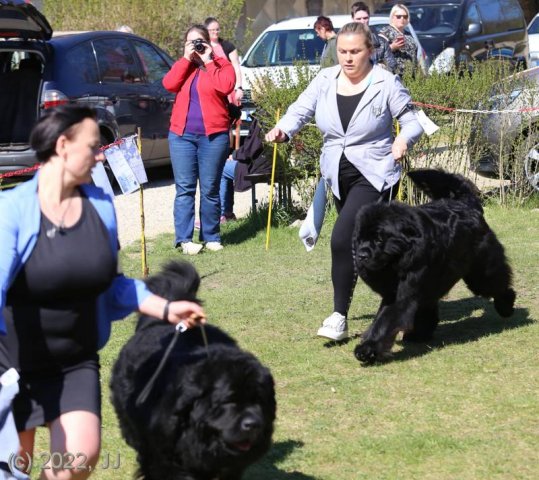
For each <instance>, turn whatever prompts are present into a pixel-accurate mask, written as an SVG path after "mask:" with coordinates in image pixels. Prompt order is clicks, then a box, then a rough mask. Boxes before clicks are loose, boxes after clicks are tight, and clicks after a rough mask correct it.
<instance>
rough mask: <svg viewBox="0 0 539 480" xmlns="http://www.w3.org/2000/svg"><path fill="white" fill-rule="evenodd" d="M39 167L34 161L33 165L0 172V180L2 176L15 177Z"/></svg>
mask: <svg viewBox="0 0 539 480" xmlns="http://www.w3.org/2000/svg"><path fill="white" fill-rule="evenodd" d="M39 167H41V164H40V163H36V164H35V165H33V166H31V167H27V168H21V169H20V170H14V171H13V172H6V173H0V180H1V179H2V178H8V177H17V176H19V175H24V174H26V173H31V172H34V171H36V170H37V169H38V168H39Z"/></svg>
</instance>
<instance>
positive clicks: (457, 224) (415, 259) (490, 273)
mask: <svg viewBox="0 0 539 480" xmlns="http://www.w3.org/2000/svg"><path fill="white" fill-rule="evenodd" d="M408 175H409V177H410V178H411V179H412V181H413V182H414V183H415V184H416V185H417V186H418V187H419V188H420V190H422V191H423V192H424V193H426V194H427V195H428V196H429V197H430V198H431V199H432V202H430V203H427V204H425V205H420V206H417V207H411V206H409V205H405V204H402V203H398V202H393V203H391V204H381V203H378V204H372V205H368V206H365V207H363V208H362V209H361V210H360V211H359V212H358V215H357V218H356V225H355V230H354V234H353V239H352V242H353V252H354V263H355V268H356V271H357V273H358V275H359V276H360V277H361V278H362V280H363V281H364V282H365V283H366V284H367V285H368V286H369V287H370V288H372V289H373V290H374V291H375V292H376V293H378V294H379V295H381V297H382V302H381V305H380V308H379V310H378V313H377V314H376V317H375V319H374V321H373V323H372V325H371V326H370V327H369V328H368V329H367V331H366V332H365V333H364V334H363V335H362V341H361V343H360V344H359V345H358V346H357V347H356V348H355V351H354V353H355V356H356V358H357V359H358V360H360V361H361V362H364V363H373V362H375V361H376V360H379V359H381V358H383V357H384V356H386V354H387V353H388V352H389V351H390V349H391V347H392V346H393V343H394V341H395V337H396V335H397V333H398V332H399V331H403V332H404V340H405V341H406V340H409V341H424V340H428V339H429V338H430V337H431V336H432V334H433V332H434V330H435V328H436V326H437V325H438V322H439V315H438V301H439V300H440V298H441V297H443V296H444V295H445V294H446V293H448V292H449V290H450V289H451V288H452V287H453V286H454V285H455V284H456V283H457V282H458V281H459V280H460V279H463V280H464V282H465V283H466V285H467V286H468V288H469V289H470V290H471V291H472V292H473V293H474V294H475V295H480V296H483V297H485V298H493V299H494V307H495V308H496V311H497V312H498V313H499V314H500V315H501V316H503V317H508V316H511V315H512V314H513V305H514V302H515V298H516V294H515V291H514V290H513V288H512V287H511V278H512V272H511V267H510V266H509V264H508V262H507V259H506V256H505V253H504V248H503V246H502V245H501V243H500V242H499V241H498V239H497V238H496V235H495V234H494V232H493V231H492V230H491V229H490V227H489V226H488V225H487V222H486V221H485V218H484V216H483V208H482V207H481V202H480V200H479V197H478V192H477V189H476V187H475V185H474V184H473V183H472V182H470V181H469V180H467V179H465V178H464V177H462V176H460V175H453V174H450V173H446V172H443V171H440V170H416V171H413V172H410V173H409V174H408Z"/></svg>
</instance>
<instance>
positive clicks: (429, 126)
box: [416, 110, 440, 136]
mask: <svg viewBox="0 0 539 480" xmlns="http://www.w3.org/2000/svg"><path fill="white" fill-rule="evenodd" d="M416 115H417V121H418V122H419V124H420V125H421V126H422V127H423V131H424V132H425V133H426V134H427V135H429V136H430V135H432V134H433V133H434V132H436V131H437V130H439V129H440V127H439V126H438V125H436V124H435V123H434V122H433V121H432V120H431V119H430V118H429V117H427V115H426V114H425V112H424V111H423V110H418V111H417V112H416Z"/></svg>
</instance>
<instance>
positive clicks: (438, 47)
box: [378, 0, 529, 73]
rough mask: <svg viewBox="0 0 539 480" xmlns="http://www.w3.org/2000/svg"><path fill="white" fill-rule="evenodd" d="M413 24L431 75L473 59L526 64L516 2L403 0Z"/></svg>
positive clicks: (523, 33) (387, 5) (522, 20)
mask: <svg viewBox="0 0 539 480" xmlns="http://www.w3.org/2000/svg"><path fill="white" fill-rule="evenodd" d="M395 3H402V4H404V5H406V7H407V8H408V10H410V23H411V24H412V25H413V27H414V29H415V31H416V33H417V36H418V37H419V40H420V41H421V44H422V45H423V48H424V49H425V51H426V52H427V55H428V56H429V60H430V62H432V63H431V66H430V71H436V72H439V73H444V72H448V71H449V70H450V69H451V67H452V66H453V65H457V66H462V65H466V64H468V63H469V62H470V61H472V60H485V59H487V58H491V57H495V58H499V57H501V58H503V59H505V60H508V61H510V62H511V63H513V64H520V65H522V66H524V67H525V66H526V65H527V64H528V61H529V58H528V35H527V30H526V20H525V18H524V14H523V12H522V8H521V7H520V4H519V2H518V0H408V1H407V0H404V1H399V2H396V1H395V2H390V3H385V4H383V5H382V6H381V7H380V8H379V10H378V12H381V13H389V11H390V10H391V8H392V7H393V5H394V4H395Z"/></svg>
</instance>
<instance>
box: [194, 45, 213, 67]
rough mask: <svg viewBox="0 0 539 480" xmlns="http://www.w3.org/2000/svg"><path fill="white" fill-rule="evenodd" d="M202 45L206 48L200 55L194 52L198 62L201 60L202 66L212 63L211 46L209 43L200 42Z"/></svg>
mask: <svg viewBox="0 0 539 480" xmlns="http://www.w3.org/2000/svg"><path fill="white" fill-rule="evenodd" d="M202 45H204V46H205V47H206V48H205V50H204V51H203V52H202V53H198V52H197V51H196V50H195V54H196V55H198V56H199V57H200V60H202V62H204V65H205V64H206V63H210V62H213V49H212V48H211V45H210V44H209V43H206V42H202Z"/></svg>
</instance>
